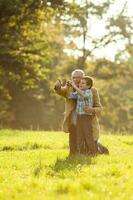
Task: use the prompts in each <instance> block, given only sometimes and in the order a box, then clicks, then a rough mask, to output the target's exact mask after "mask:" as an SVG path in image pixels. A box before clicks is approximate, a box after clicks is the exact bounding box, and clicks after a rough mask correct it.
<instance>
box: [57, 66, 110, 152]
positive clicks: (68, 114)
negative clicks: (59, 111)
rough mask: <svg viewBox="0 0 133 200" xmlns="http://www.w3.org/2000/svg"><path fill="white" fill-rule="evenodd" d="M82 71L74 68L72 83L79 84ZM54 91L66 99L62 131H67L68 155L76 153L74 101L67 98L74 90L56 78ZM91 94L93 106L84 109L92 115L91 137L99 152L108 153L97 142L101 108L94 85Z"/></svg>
mask: <svg viewBox="0 0 133 200" xmlns="http://www.w3.org/2000/svg"><path fill="white" fill-rule="evenodd" d="M84 75H85V74H84V72H83V71H82V70H80V69H76V70H74V71H73V72H72V75H71V78H72V80H73V81H74V83H75V84H76V85H77V87H78V86H79V83H80V80H81V78H82V77H83V76H84ZM54 89H55V91H56V93H57V94H58V95H60V96H62V97H64V98H65V99H66V102H65V113H64V120H63V131H64V132H67V133H69V147H70V155H74V154H75V153H77V136H76V111H75V108H76V102H75V101H74V100H72V99H69V98H68V96H69V94H70V93H71V92H73V91H74V89H73V87H71V85H70V84H69V82H67V83H66V85H64V86H63V85H62V83H61V81H60V80H58V81H57V82H56V83H55V87H54ZM91 91H92V94H93V107H86V108H85V111H86V112H88V113H92V114H93V115H94V117H93V122H92V127H93V138H94V141H95V144H96V148H97V149H98V152H99V153H105V154H108V153H109V151H108V149H107V148H106V147H104V146H103V145H102V144H100V143H99V142H98V139H99V122H98V118H97V116H98V115H99V114H100V112H101V110H102V106H101V103H100V98H99V94H98V91H97V89H96V88H95V87H92V88H91Z"/></svg>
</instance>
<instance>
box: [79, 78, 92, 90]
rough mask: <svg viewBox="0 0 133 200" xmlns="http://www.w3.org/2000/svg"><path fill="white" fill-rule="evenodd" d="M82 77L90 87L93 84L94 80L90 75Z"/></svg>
mask: <svg viewBox="0 0 133 200" xmlns="http://www.w3.org/2000/svg"><path fill="white" fill-rule="evenodd" d="M82 79H84V80H85V81H86V85H88V86H90V88H91V87H92V86H93V84H94V81H93V78H91V77H90V76H84V77H83V78H82Z"/></svg>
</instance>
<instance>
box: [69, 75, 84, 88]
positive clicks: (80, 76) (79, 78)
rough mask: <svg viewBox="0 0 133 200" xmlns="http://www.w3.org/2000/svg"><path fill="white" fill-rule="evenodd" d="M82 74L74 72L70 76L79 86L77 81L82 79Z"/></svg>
mask: <svg viewBox="0 0 133 200" xmlns="http://www.w3.org/2000/svg"><path fill="white" fill-rule="evenodd" d="M82 77H83V75H82V74H81V73H76V72H75V73H74V74H73V76H72V80H73V81H74V83H75V84H76V85H77V86H79V83H80V81H81V79H82Z"/></svg>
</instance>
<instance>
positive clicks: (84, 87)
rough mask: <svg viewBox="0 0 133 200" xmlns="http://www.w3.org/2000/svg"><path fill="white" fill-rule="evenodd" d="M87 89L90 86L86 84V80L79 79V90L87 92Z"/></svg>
mask: <svg viewBox="0 0 133 200" xmlns="http://www.w3.org/2000/svg"><path fill="white" fill-rule="evenodd" d="M89 88H90V86H89V85H87V84H86V80H84V79H81V81H80V83H79V89H81V90H87V89H89Z"/></svg>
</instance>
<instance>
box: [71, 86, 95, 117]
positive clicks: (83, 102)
mask: <svg viewBox="0 0 133 200" xmlns="http://www.w3.org/2000/svg"><path fill="white" fill-rule="evenodd" d="M83 92H84V93H83V95H84V97H82V96H81V95H80V94H79V93H78V92H77V91H76V92H72V93H71V94H70V96H69V98H70V99H77V105H76V112H77V114H80V115H81V114H88V115H91V114H90V113H86V112H85V111H84V108H85V107H92V106H93V96H92V92H91V90H89V89H88V90H84V91H83Z"/></svg>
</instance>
